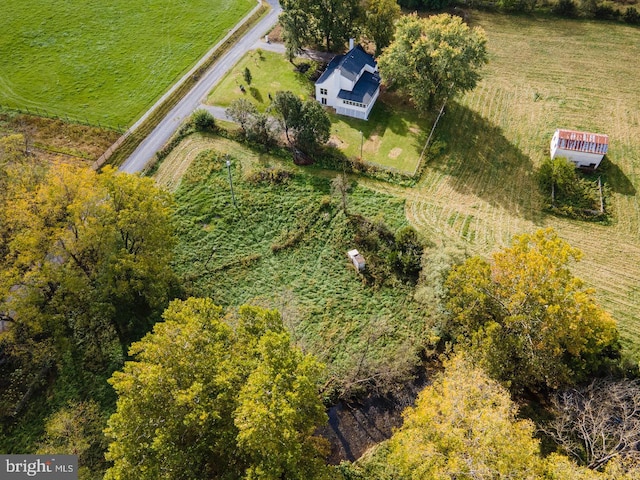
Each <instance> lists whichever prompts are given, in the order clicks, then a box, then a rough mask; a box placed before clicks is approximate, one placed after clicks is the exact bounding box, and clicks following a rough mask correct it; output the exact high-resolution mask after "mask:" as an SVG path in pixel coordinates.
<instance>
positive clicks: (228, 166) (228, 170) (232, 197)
mask: <svg viewBox="0 0 640 480" xmlns="http://www.w3.org/2000/svg"><path fill="white" fill-rule="evenodd" d="M225 157H226V159H227V172H228V173H229V188H230V189H231V199H232V200H233V206H234V207H236V208H238V205H236V196H235V195H234V194H233V181H232V180H231V160H229V155H225Z"/></svg>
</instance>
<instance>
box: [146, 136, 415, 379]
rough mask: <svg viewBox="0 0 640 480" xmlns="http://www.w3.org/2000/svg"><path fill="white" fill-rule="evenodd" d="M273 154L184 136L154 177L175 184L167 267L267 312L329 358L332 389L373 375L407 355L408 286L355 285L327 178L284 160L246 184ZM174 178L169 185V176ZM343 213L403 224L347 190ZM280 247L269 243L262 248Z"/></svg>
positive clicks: (390, 211)
mask: <svg viewBox="0 0 640 480" xmlns="http://www.w3.org/2000/svg"><path fill="white" fill-rule="evenodd" d="M224 154H229V155H230V156H231V159H232V162H233V166H232V176H233V186H234V191H235V196H236V199H237V202H238V207H239V208H238V209H235V208H234V207H233V205H232V203H231V195H230V191H229V180H228V177H227V169H226V167H225V166H224V162H223V160H222V159H221V158H220V157H221V156H222V155H224ZM279 164H280V161H279V160H277V159H274V158H272V157H269V156H268V155H259V154H256V153H254V152H252V151H251V150H249V149H247V148H246V147H244V146H243V145H240V144H238V143H235V142H232V141H229V140H225V139H220V138H217V137H206V136H200V135H193V136H191V137H189V138H188V139H187V140H185V141H184V142H182V143H181V144H180V145H179V146H178V148H177V149H176V150H175V151H174V152H172V153H171V154H170V155H169V156H168V157H167V158H166V159H165V160H164V161H163V163H162V164H161V166H160V167H159V169H158V171H157V173H156V179H157V180H158V182H159V183H161V184H164V185H167V186H169V187H170V188H172V189H174V190H175V191H176V198H177V203H178V216H177V217H178V222H179V224H178V231H179V239H180V240H179V247H178V257H177V259H176V262H175V263H176V267H177V269H178V271H179V272H180V274H181V276H182V278H183V283H184V284H185V285H186V288H187V289H188V293H189V294H190V295H198V296H209V297H211V298H213V299H214V301H215V302H216V303H218V304H220V305H225V306H226V305H232V306H233V305H239V304H242V303H246V302H252V303H257V304H261V305H266V306H269V307H276V308H278V309H279V310H280V311H281V312H282V314H283V317H284V320H285V323H286V324H287V326H288V327H289V329H290V330H291V331H292V334H293V337H294V339H295V341H296V342H297V343H298V344H299V345H301V346H302V347H303V348H304V349H305V350H307V351H309V352H313V353H314V354H315V355H317V356H318V357H319V358H320V359H321V360H322V361H324V362H326V363H327V364H328V366H329V370H328V378H331V379H333V380H334V381H336V385H342V384H343V383H344V384H345V385H346V388H349V387H353V385H354V382H355V381H356V380H357V379H360V378H362V377H365V378H366V377H367V376H368V375H372V374H374V373H376V372H377V373H380V374H382V375H388V376H390V377H392V376H393V375H394V366H396V365H398V364H405V363H407V362H408V363H409V364H412V363H413V362H414V361H415V356H414V355H412V352H413V349H414V346H415V345H416V344H417V343H418V339H419V337H420V332H421V331H422V329H423V327H424V325H425V321H424V318H423V314H422V313H421V312H420V311H419V309H418V308H417V306H416V304H415V303H414V301H413V294H412V292H413V289H412V288H411V287H410V286H408V285H405V284H402V283H400V282H397V281H396V282H394V281H391V280H390V281H389V284H388V285H387V284H385V285H383V286H381V287H376V288H374V287H372V286H369V285H367V284H365V283H363V281H362V279H361V278H360V277H359V276H358V275H357V274H356V272H355V271H354V269H353V266H352V265H351V264H350V262H349V260H348V258H347V256H346V252H347V250H349V249H351V248H354V247H356V248H360V249H361V251H363V254H364V255H365V258H366V257H367V251H366V249H362V247H361V246H360V245H356V244H354V231H353V227H352V226H351V225H350V224H349V222H347V221H346V217H345V215H344V214H343V213H342V211H341V209H340V207H339V203H340V202H339V200H338V199H337V198H332V197H331V196H330V186H329V178H325V177H323V176H312V175H309V174H308V173H306V172H305V171H304V170H303V169H301V168H296V167H294V166H293V165H291V164H289V165H287V166H286V168H287V169H289V170H290V171H292V172H294V176H293V178H292V179H290V180H289V181H288V182H287V183H285V184H282V185H273V184H270V183H260V182H259V183H255V182H250V181H248V177H249V176H250V174H251V173H252V172H255V171H259V170H261V169H263V168H265V167H267V166H274V165H279ZM180 175H182V180H181V182H180V183H179V184H177V183H175V182H172V180H175V178H176V177H178V176H180ZM349 204H350V211H351V212H354V213H356V212H357V213H360V214H362V215H365V216H367V217H369V218H379V219H381V220H383V221H384V222H385V223H386V224H387V225H388V226H389V227H390V228H391V229H392V230H395V229H397V228H399V227H401V226H403V225H406V220H405V216H404V202H403V201H402V200H399V199H396V198H394V197H391V196H389V195H385V194H379V193H375V192H373V191H371V190H369V189H367V188H362V187H355V188H354V189H353V190H352V191H351V193H350V194H349ZM283 244H286V245H287V246H286V247H284V248H282V249H279V250H274V248H273V246H274V245H283Z"/></svg>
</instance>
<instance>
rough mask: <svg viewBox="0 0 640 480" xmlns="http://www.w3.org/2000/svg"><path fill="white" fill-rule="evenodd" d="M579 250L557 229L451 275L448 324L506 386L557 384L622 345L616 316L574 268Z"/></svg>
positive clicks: (581, 374) (589, 369)
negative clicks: (607, 311)
mask: <svg viewBox="0 0 640 480" xmlns="http://www.w3.org/2000/svg"><path fill="white" fill-rule="evenodd" d="M580 255H581V254H580V252H579V251H578V250H577V249H575V248H573V247H571V246H570V245H569V244H568V243H566V242H565V241H563V240H562V239H560V238H559V237H558V235H557V234H556V233H555V232H554V231H553V230H552V229H547V230H540V231H538V232H536V233H535V234H533V235H528V234H525V235H520V236H516V237H514V239H513V242H512V246H511V247H509V248H506V249H504V250H503V251H501V252H498V253H495V254H494V255H493V262H492V263H488V262H486V261H484V260H482V259H480V258H478V257H473V258H471V259H469V260H467V261H466V262H465V263H464V264H462V265H460V266H457V267H454V268H453V269H452V270H451V273H450V274H449V277H448V279H447V283H446V286H447V288H448V297H449V300H448V309H449V311H450V313H451V324H450V325H449V327H448V328H447V329H448V330H449V331H450V332H451V333H452V335H453V336H454V337H458V338H459V339H461V340H462V341H463V343H464V344H465V345H466V346H467V347H468V348H469V349H470V351H471V352H473V354H474V355H475V356H476V357H477V359H478V360H479V361H480V362H481V364H482V365H483V366H484V367H485V368H486V369H487V371H488V372H489V373H490V374H491V375H493V376H494V377H495V378H497V379H499V380H501V381H503V382H505V384H506V385H509V386H511V387H512V388H514V389H516V390H518V389H523V388H529V389H534V390H535V389H539V388H558V387H560V386H562V385H565V384H570V383H573V382H577V381H580V380H582V379H584V378H585V377H586V376H587V375H589V374H591V373H593V372H595V371H597V370H598V369H599V368H601V367H603V366H606V365H607V364H608V363H610V362H611V361H612V359H615V358H616V356H617V352H618V351H619V345H618V332H617V329H616V324H615V321H614V320H613V319H612V318H611V317H610V316H609V315H608V314H607V313H606V312H605V311H604V310H603V309H602V308H600V307H599V306H598V305H597V304H596V302H595V300H594V291H593V289H591V288H587V287H585V285H584V283H583V282H582V281H581V280H580V279H578V278H576V277H574V276H573V274H572V273H571V271H570V269H569V263H570V262H571V261H572V260H578V259H579V258H580Z"/></svg>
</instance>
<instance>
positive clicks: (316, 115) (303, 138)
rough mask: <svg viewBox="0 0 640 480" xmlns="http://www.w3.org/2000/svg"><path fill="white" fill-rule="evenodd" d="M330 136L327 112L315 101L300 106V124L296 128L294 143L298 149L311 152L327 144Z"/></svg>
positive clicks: (329, 122) (307, 101) (329, 121)
mask: <svg viewBox="0 0 640 480" xmlns="http://www.w3.org/2000/svg"><path fill="white" fill-rule="evenodd" d="M330 135H331V120H329V116H328V115H327V112H326V111H325V110H324V108H323V107H322V105H320V104H319V103H318V102H316V101H315V100H306V101H305V102H304V103H303V104H302V110H301V120H300V124H299V125H298V126H297V128H296V135H295V142H296V145H297V146H298V147H299V148H302V149H304V150H306V151H309V150H313V149H314V148H316V147H317V146H319V145H322V144H325V143H327V141H328V140H329V136H330Z"/></svg>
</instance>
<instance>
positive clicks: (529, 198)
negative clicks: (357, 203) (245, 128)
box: [377, 12, 640, 358]
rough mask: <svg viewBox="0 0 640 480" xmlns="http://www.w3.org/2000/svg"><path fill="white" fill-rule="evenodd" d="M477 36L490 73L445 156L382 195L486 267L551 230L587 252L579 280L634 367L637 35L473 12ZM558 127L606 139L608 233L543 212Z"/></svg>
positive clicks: (455, 121)
mask: <svg viewBox="0 0 640 480" xmlns="http://www.w3.org/2000/svg"><path fill="white" fill-rule="evenodd" d="M472 24H473V25H479V26H482V27H483V28H484V29H485V30H486V33H487V37H488V49H489V52H490V63H489V65H488V66H487V67H486V70H485V75H484V80H483V81H482V83H481V84H480V85H479V86H478V87H477V88H476V90H475V91H473V92H471V93H470V94H468V95H466V96H465V97H463V98H462V99H460V101H459V102H458V103H457V104H452V105H450V106H449V107H448V110H447V113H446V114H445V116H444V117H443V120H442V122H441V124H440V125H439V127H438V135H437V139H436V140H439V141H440V142H445V143H446V148H445V150H444V152H443V153H442V154H440V155H438V156H435V157H433V156H432V157H430V158H429V159H428V161H427V164H426V168H425V172H424V175H423V177H422V179H421V181H420V183H419V185H418V186H417V187H416V188H414V189H400V188H397V187H392V186H385V185H382V184H378V185H377V188H379V189H381V190H386V191H387V192H391V191H393V192H394V193H395V194H396V195H401V196H404V197H405V198H406V199H407V203H406V213H407V216H408V219H409V220H410V222H411V223H412V224H414V225H415V226H416V227H417V228H419V229H421V230H423V231H425V232H428V233H431V234H434V235H432V238H441V239H442V242H443V243H452V242H455V243H462V244H465V245H466V246H467V247H468V248H469V249H470V250H471V251H472V252H474V253H478V254H481V255H485V256H488V255H489V254H490V253H491V252H493V251H495V250H497V249H498V248H500V247H501V246H503V245H506V244H508V242H509V240H510V238H511V237H512V236H513V235H515V234H519V233H524V232H532V231H534V230H536V229H538V228H543V227H548V226H551V227H554V228H555V229H556V230H557V231H558V232H559V233H560V235H561V236H562V237H563V238H564V239H566V240H567V241H568V242H569V243H571V244H572V245H573V246H575V247H578V248H580V249H581V250H582V251H583V253H584V257H583V259H582V261H581V262H579V263H578V264H577V265H576V266H575V273H576V274H577V275H579V276H580V277H581V278H583V279H584V280H585V281H586V282H587V283H588V284H589V285H590V286H593V287H594V288H596V290H597V298H598V300H599V302H600V303H601V305H603V306H604V307H605V308H606V309H607V310H608V311H609V312H610V313H611V314H612V315H613V316H614V317H615V318H616V319H617V320H618V322H619V329H620V331H621V333H622V337H623V343H624V345H625V347H626V348H627V351H628V352H629V353H632V354H633V355H634V356H635V357H636V358H640V206H639V195H640V194H639V192H638V191H639V190H640V113H639V112H640V82H639V81H638V79H640V62H638V58H640V30H639V29H637V28H632V27H628V26H625V25H618V24H610V23H596V22H585V21H577V20H560V19H550V18H546V17H545V18H533V17H524V16H522V17H520V16H506V15H498V14H490V13H480V12H473V13H472ZM558 127H564V128H574V129H586V130H590V131H595V132H601V133H606V134H608V135H609V137H610V151H609V155H608V162H607V164H606V165H604V168H603V170H602V178H603V181H604V182H605V184H606V186H607V190H608V194H607V198H606V204H607V209H608V211H609V212H611V222H610V224H609V225H601V224H594V223H588V222H579V221H571V220H567V219H562V218H558V217H554V216H551V215H548V214H545V213H544V212H543V211H542V201H543V198H542V194H541V193H540V191H539V189H538V186H537V183H536V180H535V174H534V171H535V169H536V168H537V167H538V166H539V165H540V163H541V161H542V160H543V159H544V158H546V157H547V156H548V154H549V153H548V152H549V141H550V139H551V135H552V134H553V132H554V130H555V129H556V128H558Z"/></svg>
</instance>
